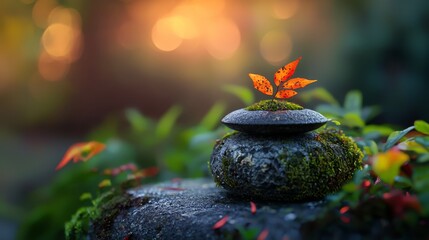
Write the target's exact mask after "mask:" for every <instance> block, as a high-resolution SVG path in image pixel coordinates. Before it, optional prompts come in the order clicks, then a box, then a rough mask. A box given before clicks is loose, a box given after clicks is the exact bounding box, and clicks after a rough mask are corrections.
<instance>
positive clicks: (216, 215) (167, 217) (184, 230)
mask: <svg viewBox="0 0 429 240" xmlns="http://www.w3.org/2000/svg"><path fill="white" fill-rule="evenodd" d="M128 194H130V198H129V200H128V201H130V203H127V204H124V205H127V206H128V208H125V209H121V211H119V213H118V214H117V215H115V217H114V218H112V219H108V221H109V222H110V223H111V224H110V228H108V229H106V227H105V225H101V223H100V222H95V223H93V227H92V231H90V234H89V238H90V239H98V236H100V235H103V236H109V237H108V239H175V240H180V239H186V240H192V239H228V237H230V239H240V237H241V238H242V239H243V236H244V234H247V236H249V235H250V236H253V237H251V239H256V237H257V236H258V235H259V233H260V232H261V231H262V230H264V229H266V230H268V231H269V234H268V237H267V238H266V239H267V240H269V239H286V237H287V239H301V238H302V234H303V233H301V232H300V228H301V226H302V224H304V223H305V222H308V221H311V220H313V219H314V218H315V217H316V216H317V215H318V214H319V213H320V212H321V210H322V208H323V207H324V206H325V202H324V201H316V202H307V203H283V204H280V203H275V202H274V203H273V202H261V201H254V202H255V203H256V205H257V211H256V213H255V214H252V213H251V211H250V202H249V201H250V200H237V199H234V198H230V197H228V194H227V192H226V191H225V190H223V189H221V188H218V187H216V186H215V184H214V183H213V181H212V180H211V179H198V180H182V181H175V182H170V181H169V182H164V183H159V184H154V185H147V186H142V187H140V188H137V189H133V190H129V191H128ZM225 215H228V216H229V220H228V222H227V223H226V224H225V225H224V226H223V227H222V228H220V229H218V230H213V229H212V227H213V225H214V224H215V223H216V222H217V221H219V220H220V219H221V218H222V217H224V216H225ZM105 221H107V220H104V222H105ZM100 225H101V226H100ZM102 231H104V232H103V234H101V232H102Z"/></svg>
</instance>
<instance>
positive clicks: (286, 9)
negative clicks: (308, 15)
mask: <svg viewBox="0 0 429 240" xmlns="http://www.w3.org/2000/svg"><path fill="white" fill-rule="evenodd" d="M298 5H299V3H298V0H276V1H274V3H273V5H272V10H273V15H274V17H275V18H278V19H288V18H291V17H292V16H293V15H295V13H296V11H297V10H298Z"/></svg>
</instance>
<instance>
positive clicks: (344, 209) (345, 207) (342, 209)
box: [340, 206, 350, 214]
mask: <svg viewBox="0 0 429 240" xmlns="http://www.w3.org/2000/svg"><path fill="white" fill-rule="evenodd" d="M349 210H350V207H349V206H344V207H342V208H340V213H341V214H344V213H346V212H348V211H349Z"/></svg>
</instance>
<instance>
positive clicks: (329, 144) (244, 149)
mask: <svg viewBox="0 0 429 240" xmlns="http://www.w3.org/2000/svg"><path fill="white" fill-rule="evenodd" d="M362 157H363V155H362V153H361V152H360V150H359V149H358V147H357V146H356V144H355V143H354V142H353V141H352V140H351V139H350V138H348V137H347V136H345V135H344V134H342V133H341V132H338V131H326V132H320V133H316V132H309V133H305V134H299V135H296V136H289V137H288V136H283V137H281V136H254V135H249V134H245V133H240V132H237V133H235V134H232V135H230V136H227V137H224V138H223V139H222V140H220V141H219V142H218V143H217V144H216V146H215V148H214V150H213V154H212V157H211V160H210V170H211V172H212V175H213V177H214V179H215V182H217V183H218V184H219V185H220V186H222V187H224V188H225V189H227V190H229V192H230V193H231V195H234V196H238V197H244V198H246V197H247V198H249V197H252V198H259V199H263V200H280V201H308V200H316V199H321V198H323V197H324V196H326V195H327V194H328V193H332V192H335V191H337V190H339V189H340V188H341V187H342V185H343V184H344V183H346V182H347V181H348V180H350V179H351V178H352V176H353V173H354V172H355V170H357V169H358V168H359V167H360V166H361V161H362Z"/></svg>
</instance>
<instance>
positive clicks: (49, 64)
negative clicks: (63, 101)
mask: <svg viewBox="0 0 429 240" xmlns="http://www.w3.org/2000/svg"><path fill="white" fill-rule="evenodd" d="M38 68H39V73H40V75H41V76H42V78H43V79H45V80H48V81H57V80H60V79H62V78H63V77H64V76H65V75H66V74H67V72H68V71H69V69H70V63H69V62H68V61H67V60H65V59H54V58H52V57H51V56H50V55H49V54H47V53H46V52H42V53H41V54H40V56H39V62H38Z"/></svg>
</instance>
